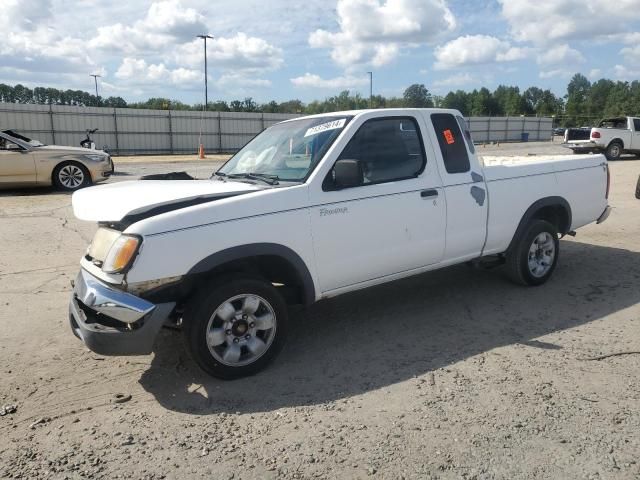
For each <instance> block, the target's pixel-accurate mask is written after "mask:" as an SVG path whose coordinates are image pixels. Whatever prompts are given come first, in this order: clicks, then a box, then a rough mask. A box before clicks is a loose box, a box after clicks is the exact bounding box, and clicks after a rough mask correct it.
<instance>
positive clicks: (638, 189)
mask: <svg viewBox="0 0 640 480" xmlns="http://www.w3.org/2000/svg"><path fill="white" fill-rule="evenodd" d="M636 198H637V199H638V200H640V176H638V183H636Z"/></svg>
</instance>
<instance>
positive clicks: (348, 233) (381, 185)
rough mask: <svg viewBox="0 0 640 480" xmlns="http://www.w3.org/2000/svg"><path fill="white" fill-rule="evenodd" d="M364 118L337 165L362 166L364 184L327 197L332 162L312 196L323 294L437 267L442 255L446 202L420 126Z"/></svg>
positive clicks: (407, 120) (412, 121)
mask: <svg viewBox="0 0 640 480" xmlns="http://www.w3.org/2000/svg"><path fill="white" fill-rule="evenodd" d="M368 117H369V118H368V119H366V120H363V119H362V118H360V119H356V121H354V124H353V125H351V126H350V127H352V128H351V131H353V129H357V131H355V133H354V134H353V136H352V137H351V139H350V140H349V142H348V143H347V144H346V146H345V147H344V149H343V150H342V151H341V152H340V153H339V155H338V156H337V158H335V160H339V159H352V160H354V159H355V160H359V161H360V162H361V163H362V164H363V165H364V177H365V180H364V184H362V185H360V186H357V187H351V188H345V189H342V190H335V189H332V188H331V187H330V183H331V174H332V171H333V163H334V162H335V160H333V161H331V162H330V163H329V164H328V167H329V168H326V169H325V170H324V171H323V173H322V174H321V176H322V179H321V180H320V181H316V182H312V185H311V188H310V192H309V195H310V200H311V205H313V206H312V207H311V208H310V216H311V229H312V236H313V244H314V251H315V254H316V266H317V272H318V277H319V278H318V279H319V282H320V286H321V290H322V292H323V293H326V292H331V291H333V290H338V289H342V288H348V287H350V286H354V285H357V284H360V283H363V282H367V281H375V280H377V279H381V278H383V277H386V276H389V275H394V274H401V273H403V272H407V271H410V270H412V269H417V268H420V267H424V266H427V265H432V264H436V263H438V262H440V260H441V259H442V255H443V252H444V241H445V228H446V217H445V200H444V194H443V191H442V188H441V185H440V179H439V177H438V172H437V170H436V168H435V162H434V159H433V153H432V152H433V151H432V150H430V149H428V150H426V151H425V148H424V147H425V142H423V138H422V132H424V128H425V125H424V123H423V121H421V120H422V119H421V118H418V117H415V116H399V117H390V116H384V117H378V118H375V117H374V118H370V117H372V115H368ZM364 118H367V116H365V117H364ZM427 146H428V147H429V148H430V147H431V146H430V144H428V145H427ZM427 152H428V153H427ZM323 180H324V181H323ZM321 184H322V185H321Z"/></svg>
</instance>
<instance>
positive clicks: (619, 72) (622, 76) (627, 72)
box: [613, 65, 640, 81]
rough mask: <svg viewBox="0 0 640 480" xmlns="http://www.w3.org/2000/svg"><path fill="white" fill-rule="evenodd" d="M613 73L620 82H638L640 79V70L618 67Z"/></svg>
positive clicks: (623, 66) (614, 68)
mask: <svg viewBox="0 0 640 480" xmlns="http://www.w3.org/2000/svg"><path fill="white" fill-rule="evenodd" d="M613 73H614V75H615V77H616V78H617V79H619V80H627V81H631V80H637V79H638V78H640V68H629V67H627V66H625V65H616V66H615V67H613Z"/></svg>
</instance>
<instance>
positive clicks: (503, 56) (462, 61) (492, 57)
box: [434, 35, 529, 70]
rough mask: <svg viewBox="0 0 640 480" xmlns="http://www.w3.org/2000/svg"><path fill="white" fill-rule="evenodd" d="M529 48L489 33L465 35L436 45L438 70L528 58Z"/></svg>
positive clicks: (436, 65)
mask: <svg viewBox="0 0 640 480" xmlns="http://www.w3.org/2000/svg"><path fill="white" fill-rule="evenodd" d="M528 54H529V50H528V49H526V48H521V47H513V46H511V44H510V43H509V42H507V41H504V40H500V39H499V38H496V37H492V36H489V35H465V36H463V37H458V38H456V39H455V40H451V41H450V42H447V43H445V44H444V45H441V46H439V47H436V49H435V51H434V56H435V58H436V63H435V68H436V70H448V69H452V68H456V67H459V66H462V65H473V64H483V63H494V62H510V61H515V60H521V59H523V58H526V57H527V56H528Z"/></svg>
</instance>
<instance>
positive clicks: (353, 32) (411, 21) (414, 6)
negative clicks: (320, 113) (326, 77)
mask: <svg viewBox="0 0 640 480" xmlns="http://www.w3.org/2000/svg"><path fill="white" fill-rule="evenodd" d="M336 13H337V16H338V19H337V20H338V26H339V30H338V31H336V32H330V31H328V30H324V29H318V30H316V31H314V32H313V33H311V34H310V35H309V45H310V46H311V48H326V49H330V50H331V58H332V59H333V61H334V62H335V63H337V64H338V65H340V66H342V67H350V66H352V65H354V64H362V63H370V64H372V65H375V66H381V65H385V64H388V63H389V62H391V61H392V60H393V59H394V58H396V57H397V56H398V54H399V53H400V49H401V47H411V46H417V45H420V44H424V43H429V42H433V41H436V40H437V39H438V38H440V37H441V35H443V34H445V33H446V32H450V31H452V30H453V29H454V28H455V26H456V21H455V18H454V16H453V14H452V13H451V11H450V10H449V8H448V7H447V5H446V3H445V2H444V0H386V1H384V0H338V4H337V6H336Z"/></svg>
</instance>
